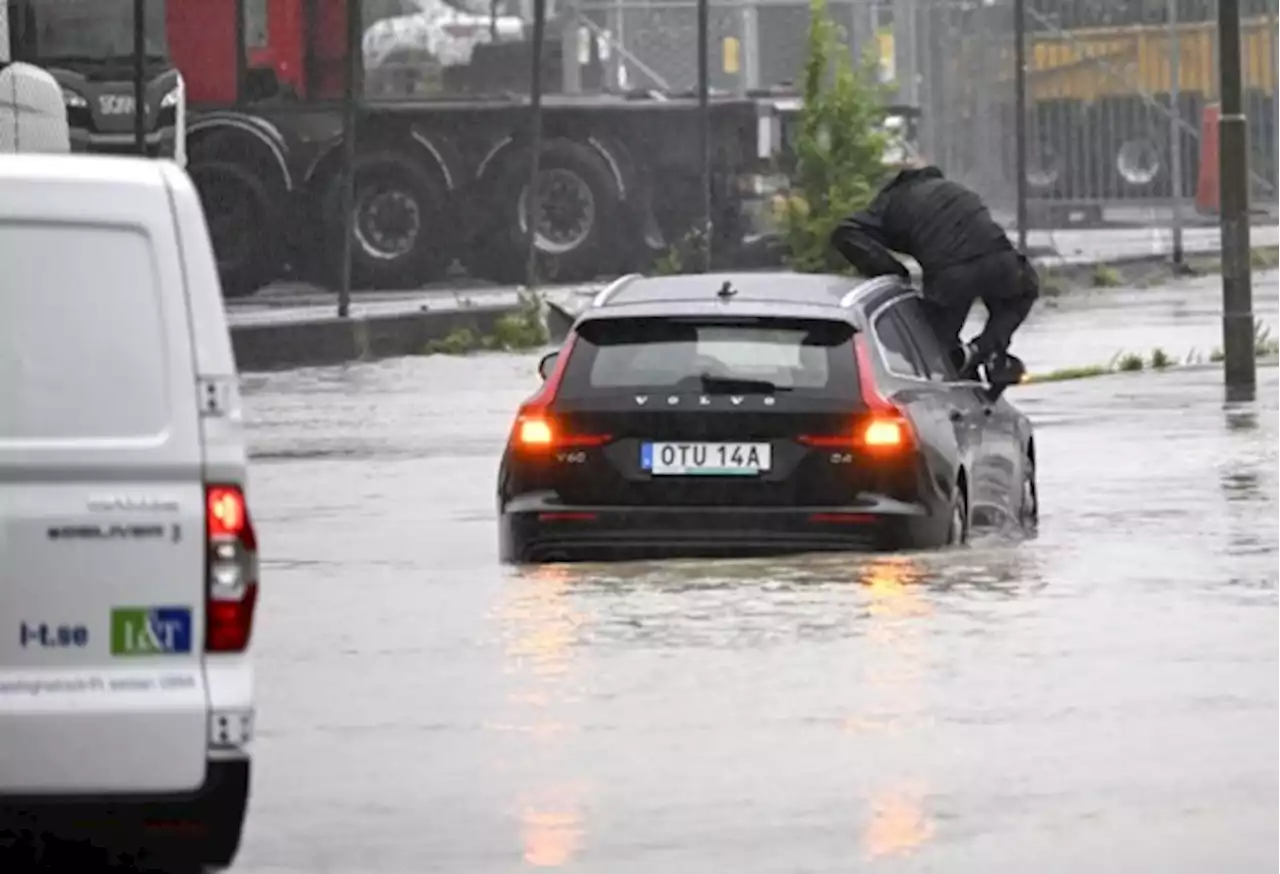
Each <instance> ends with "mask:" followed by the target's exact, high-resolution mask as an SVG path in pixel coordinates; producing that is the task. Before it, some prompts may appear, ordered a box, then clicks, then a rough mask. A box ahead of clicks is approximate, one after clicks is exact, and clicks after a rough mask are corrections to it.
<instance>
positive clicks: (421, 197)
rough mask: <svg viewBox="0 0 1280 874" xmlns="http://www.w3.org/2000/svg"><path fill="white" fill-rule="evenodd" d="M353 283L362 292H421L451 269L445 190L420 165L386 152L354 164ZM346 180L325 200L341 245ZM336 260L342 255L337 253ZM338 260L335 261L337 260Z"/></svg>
mask: <svg viewBox="0 0 1280 874" xmlns="http://www.w3.org/2000/svg"><path fill="white" fill-rule="evenodd" d="M355 171H356V177H355V178H356V184H355V192H354V200H353V204H354V207H353V209H354V213H355V215H354V217H353V218H354V221H353V222H352V239H351V281H352V285H356V286H359V287H361V288H375V289H376V288H382V289H401V288H418V287H420V286H422V285H425V284H426V283H428V282H430V281H431V280H433V279H436V278H438V277H439V276H440V274H442V273H443V272H444V270H445V268H447V267H448V266H449V251H450V248H451V247H450V246H449V244H448V237H447V236H446V233H445V227H446V226H445V217H446V213H445V201H446V196H445V193H444V189H443V187H442V186H441V185H440V183H439V182H437V181H436V178H435V176H434V175H433V174H432V173H431V172H430V171H429V170H427V169H426V168H424V167H423V166H422V165H421V164H420V163H419V162H418V161H415V160H414V159H413V158H411V157H409V156H407V155H403V154H400V153H399V152H393V151H383V152H372V153H369V154H367V155H360V156H358V157H357V158H356V165H355ZM341 203H342V174H340V173H339V174H337V175H335V176H334V178H333V180H332V181H331V182H330V183H329V187H328V190H327V192H326V194H325V209H324V211H325V215H326V217H327V221H328V226H329V239H331V240H334V241H336V243H337V244H338V245H340V244H341V241H342V209H341ZM334 253H335V255H336V256H337V257H340V256H341V249H340V248H338V246H335V247H334ZM335 260H336V259H335Z"/></svg>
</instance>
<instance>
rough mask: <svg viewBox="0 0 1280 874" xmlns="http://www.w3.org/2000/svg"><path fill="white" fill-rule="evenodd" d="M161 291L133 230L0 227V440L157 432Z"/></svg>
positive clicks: (162, 376) (164, 404)
mask: <svg viewBox="0 0 1280 874" xmlns="http://www.w3.org/2000/svg"><path fill="white" fill-rule="evenodd" d="M159 291H160V290H159V286H158V282H157V278H156V266H155V258H154V254H153V252H152V247H151V240H150V239H149V238H148V237H147V236H146V234H145V233H143V232H142V231H141V230H137V229H133V228H125V227H105V226H96V225H78V224H41V225H35V224H6V223H0V441H4V440H18V441H32V440H35V441H40V440H64V439H76V438H81V439H83V438H106V439H109V438H133V437H145V436H151V435H156V434H159V433H161V432H162V431H164V429H165V428H166V427H167V426H168V424H169V409H168V406H169V403H168V394H169V393H168V390H167V386H168V379H169V372H168V365H169V362H168V360H167V359H168V356H167V353H166V344H165V337H164V332H163V327H162V326H163V324H164V319H163V314H162V311H161V300H160V294H159Z"/></svg>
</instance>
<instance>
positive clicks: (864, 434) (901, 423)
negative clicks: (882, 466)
mask: <svg viewBox="0 0 1280 874" xmlns="http://www.w3.org/2000/svg"><path fill="white" fill-rule="evenodd" d="M853 347H854V353H855V354H856V355H857V359H858V389H859V391H860V392H861V394H862V402H863V404H864V405H865V406H866V408H867V413H866V414H865V415H864V416H862V417H860V418H859V419H858V421H857V422H856V423H855V425H854V428H853V430H852V432H851V433H847V434H817V435H811V434H806V435H803V436H801V437H800V438H799V441H800V442H801V443H803V444H804V445H805V446H812V447H814V448H817V449H864V450H868V451H871V452H886V453H898V452H902V451H904V450H907V449H910V448H911V446H912V445H913V443H914V435H913V433H912V429H911V422H910V421H909V420H908V419H907V417H906V415H905V414H904V413H903V412H902V410H901V409H899V407H898V405H897V404H895V403H894V402H893V401H891V400H889V399H888V398H886V397H885V396H884V395H882V394H881V393H880V389H879V387H877V386H876V376H875V362H873V361H872V360H871V349H870V347H869V346H868V345H867V338H866V337H865V336H863V335H862V334H855V335H854V337H853Z"/></svg>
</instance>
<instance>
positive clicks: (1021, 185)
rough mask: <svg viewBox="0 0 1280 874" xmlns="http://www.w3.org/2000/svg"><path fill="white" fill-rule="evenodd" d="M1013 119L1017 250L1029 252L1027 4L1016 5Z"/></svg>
mask: <svg viewBox="0 0 1280 874" xmlns="http://www.w3.org/2000/svg"><path fill="white" fill-rule="evenodd" d="M1013 41H1014V42H1013V66H1014V71H1013V92H1014V95H1013V102H1014V104H1015V106H1016V108H1015V113H1014V117H1013V125H1014V138H1015V140H1016V149H1017V157H1016V160H1015V163H1016V164H1017V174H1018V178H1017V189H1016V192H1017V194H1016V196H1017V199H1018V207H1017V213H1018V251H1019V252H1021V253H1023V254H1024V255H1025V254H1026V252H1027V5H1026V0H1014V2H1013Z"/></svg>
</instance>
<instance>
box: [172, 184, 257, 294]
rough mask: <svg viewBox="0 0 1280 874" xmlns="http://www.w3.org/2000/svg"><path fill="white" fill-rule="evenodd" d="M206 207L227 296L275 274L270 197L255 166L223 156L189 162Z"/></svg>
mask: <svg viewBox="0 0 1280 874" xmlns="http://www.w3.org/2000/svg"><path fill="white" fill-rule="evenodd" d="M187 172H188V174H189V175H190V176H191V181H192V183H193V184H194V185H195V186H196V191H198V192H199V194H200V203H201V205H202V206H203V207H204V213H205V220H206V222H207V223H208V225H209V235H210V237H211V238H212V240H213V251H214V254H215V256H216V258H217V262H218V277H219V279H220V280H221V282H222V294H223V296H224V297H243V296H245V295H249V294H253V293H254V292H255V291H257V290H258V289H259V288H261V287H262V286H263V285H265V284H266V283H267V282H269V281H270V280H271V279H272V276H271V269H272V246H273V240H274V237H273V235H272V234H270V233H269V232H267V231H265V230H264V229H266V228H270V227H271V224H272V223H271V221H270V216H271V199H270V196H269V195H268V193H267V186H266V184H265V183H264V182H263V181H262V180H261V179H259V178H258V177H257V175H255V174H254V172H253V171H252V170H250V169H249V168H247V167H243V166H241V165H239V164H233V163H231V162H229V161H219V160H208V161H206V160H195V161H193V162H192V163H191V164H190V166H189V167H188V168H187Z"/></svg>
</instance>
